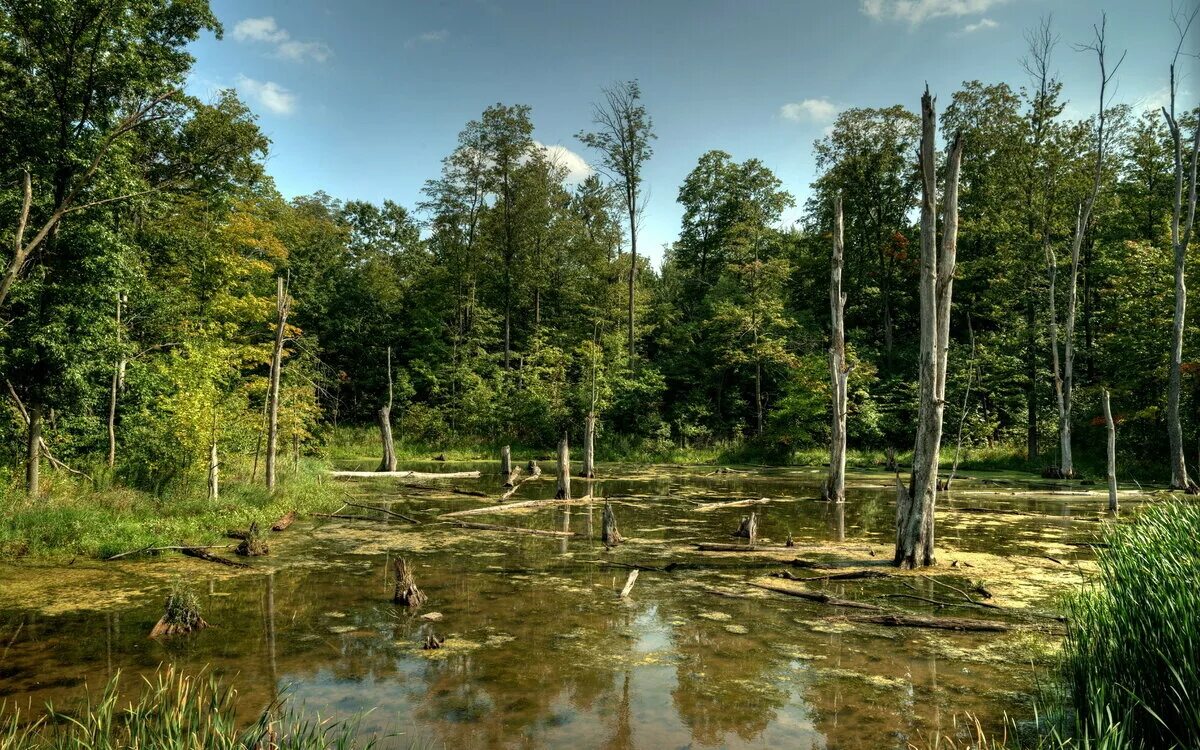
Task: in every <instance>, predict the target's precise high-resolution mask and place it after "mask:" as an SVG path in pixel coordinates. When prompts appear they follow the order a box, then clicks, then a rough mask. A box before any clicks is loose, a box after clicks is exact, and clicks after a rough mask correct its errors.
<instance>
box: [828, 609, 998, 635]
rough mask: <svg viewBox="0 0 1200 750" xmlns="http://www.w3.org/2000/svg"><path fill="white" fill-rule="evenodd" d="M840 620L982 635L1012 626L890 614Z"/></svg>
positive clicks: (992, 622)
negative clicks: (970, 632) (978, 633)
mask: <svg viewBox="0 0 1200 750" xmlns="http://www.w3.org/2000/svg"><path fill="white" fill-rule="evenodd" d="M840 619H845V620H849V621H850V622H866V623H871V624H873V625H886V626H888V627H894V628H932V629H935V630H962V631H972V632H980V633H1005V632H1008V631H1010V630H1012V629H1013V626H1012V625H1009V624H1008V623H1004V622H994V621H992V620H972V619H970V618H966V617H927V616H924V615H906V614H899V613H889V614H884V615H851V616H848V617H843V618H840Z"/></svg>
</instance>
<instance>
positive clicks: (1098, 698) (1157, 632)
mask: <svg viewBox="0 0 1200 750" xmlns="http://www.w3.org/2000/svg"><path fill="white" fill-rule="evenodd" d="M1104 542H1105V543H1106V544H1107V545H1108V546H1107V548H1106V549H1102V550H1101V552H1100V554H1099V556H1098V559H1097V562H1098V564H1099V568H1100V570H1099V575H1098V576H1097V577H1096V578H1095V579H1094V580H1093V581H1091V582H1089V584H1088V585H1087V587H1086V588H1085V589H1084V591H1082V592H1081V593H1079V594H1077V595H1076V596H1074V597H1071V598H1070V599H1069V600H1068V605H1067V616H1068V622H1069V624H1068V627H1067V640H1066V644H1065V647H1064V657H1065V665H1064V666H1065V675H1066V681H1067V687H1068V690H1069V692H1070V695H1071V698H1072V700H1073V702H1074V704H1075V705H1076V706H1078V707H1083V706H1086V705H1089V704H1095V703H1101V704H1102V705H1106V706H1108V708H1109V711H1110V712H1111V713H1112V714H1113V715H1114V716H1116V717H1118V718H1119V719H1120V720H1121V721H1122V722H1123V723H1124V724H1126V726H1127V727H1128V729H1129V731H1130V733H1131V736H1133V737H1134V738H1137V739H1140V740H1142V741H1144V742H1145V744H1146V745H1147V746H1148V747H1155V748H1159V747H1171V746H1176V747H1179V748H1197V747H1200V505H1195V504H1190V503H1185V502H1182V501H1173V502H1169V503H1165V504H1163V505H1159V506H1154V507H1152V508H1150V509H1148V510H1147V511H1146V512H1144V513H1143V514H1142V515H1141V516H1139V517H1138V518H1137V519H1136V520H1135V521H1134V522H1133V523H1131V524H1124V525H1114V526H1112V527H1111V528H1110V529H1109V530H1108V531H1107V532H1106V533H1105V535H1104Z"/></svg>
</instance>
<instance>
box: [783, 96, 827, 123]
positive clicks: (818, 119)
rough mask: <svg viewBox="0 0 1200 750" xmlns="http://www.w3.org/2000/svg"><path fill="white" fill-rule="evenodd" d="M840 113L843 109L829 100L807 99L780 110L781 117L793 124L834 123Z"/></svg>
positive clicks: (789, 104) (786, 105)
mask: <svg viewBox="0 0 1200 750" xmlns="http://www.w3.org/2000/svg"><path fill="white" fill-rule="evenodd" d="M840 111H841V107H839V106H838V105H836V104H834V103H833V102H831V101H829V100H828V99H805V100H804V101H801V102H791V103H788V104H785V105H783V106H782V107H780V108H779V115H780V116H781V117H782V118H783V119H785V120H791V121H792V122H806V123H816V124H822V123H827V122H832V121H833V119H834V118H835V117H837V114H838V112H840Z"/></svg>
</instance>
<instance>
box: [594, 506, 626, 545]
mask: <svg viewBox="0 0 1200 750" xmlns="http://www.w3.org/2000/svg"><path fill="white" fill-rule="evenodd" d="M600 541H601V542H603V543H604V545H605V546H606V547H615V546H617V545H618V544H620V543H621V542H623V541H625V539H624V538H623V537H622V536H621V532H620V531H618V530H617V517H616V516H615V515H613V509H612V505H611V504H610V503H609V502H608V501H607V500H606V501H605V502H604V514H603V516H602V520H601V522H600Z"/></svg>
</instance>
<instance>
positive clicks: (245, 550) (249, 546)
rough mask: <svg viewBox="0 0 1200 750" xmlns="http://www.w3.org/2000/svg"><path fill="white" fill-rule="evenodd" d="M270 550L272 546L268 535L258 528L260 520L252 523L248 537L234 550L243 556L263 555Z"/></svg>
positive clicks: (247, 533)
mask: <svg viewBox="0 0 1200 750" xmlns="http://www.w3.org/2000/svg"><path fill="white" fill-rule="evenodd" d="M270 551H271V548H270V547H269V546H268V545H267V540H266V537H264V536H263V534H262V532H261V531H259V529H258V521H255V522H253V523H251V524H250V530H249V531H248V532H246V537H245V538H244V539H242V543H241V544H239V545H238V546H237V549H235V550H234V552H237V553H238V554H239V555H242V556H243V557H261V556H262V555H265V554H267V553H269V552H270Z"/></svg>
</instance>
